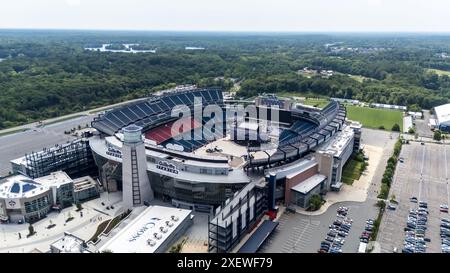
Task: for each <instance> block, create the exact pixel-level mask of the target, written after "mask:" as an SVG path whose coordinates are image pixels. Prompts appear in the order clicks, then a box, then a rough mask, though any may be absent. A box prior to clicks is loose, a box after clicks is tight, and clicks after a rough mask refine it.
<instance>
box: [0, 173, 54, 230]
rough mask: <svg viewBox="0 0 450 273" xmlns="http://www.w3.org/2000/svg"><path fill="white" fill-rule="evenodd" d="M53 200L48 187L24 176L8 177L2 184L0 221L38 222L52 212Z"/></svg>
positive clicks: (0, 189)
mask: <svg viewBox="0 0 450 273" xmlns="http://www.w3.org/2000/svg"><path fill="white" fill-rule="evenodd" d="M51 198H52V194H51V191H50V188H49V187H48V186H45V185H42V184H40V183H38V182H36V181H34V180H32V179H30V178H29V177H26V176H24V175H16V176H12V177H8V178H7V179H6V180H5V181H4V182H2V183H1V184H0V220H1V221H9V222H15V223H17V222H22V223H23V222H34V221H37V220H39V219H41V218H43V217H45V216H46V215H47V213H48V212H49V211H50V207H51V204H52V201H51Z"/></svg>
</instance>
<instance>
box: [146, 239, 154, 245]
mask: <svg viewBox="0 0 450 273" xmlns="http://www.w3.org/2000/svg"><path fill="white" fill-rule="evenodd" d="M147 244H148V245H149V246H155V245H156V242H155V241H154V240H152V239H148V240H147Z"/></svg>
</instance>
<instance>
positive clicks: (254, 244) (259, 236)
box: [238, 220, 278, 253]
mask: <svg viewBox="0 0 450 273" xmlns="http://www.w3.org/2000/svg"><path fill="white" fill-rule="evenodd" d="M277 226H278V222H273V221H270V220H264V222H263V223H262V224H261V225H260V226H259V227H258V229H257V230H256V231H255V232H254V233H253V234H252V236H250V238H248V240H247V242H245V244H244V245H243V246H242V247H241V248H240V249H239V251H238V253H256V251H258V249H259V248H260V247H261V245H262V244H263V243H264V242H265V241H266V239H267V237H269V235H270V234H271V233H272V232H273V231H274V230H275V228H276V227H277Z"/></svg>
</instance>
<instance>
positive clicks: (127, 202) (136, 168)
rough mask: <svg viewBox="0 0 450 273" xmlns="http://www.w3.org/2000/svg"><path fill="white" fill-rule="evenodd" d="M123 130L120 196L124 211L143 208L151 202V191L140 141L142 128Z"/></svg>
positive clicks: (135, 126)
mask: <svg viewBox="0 0 450 273" xmlns="http://www.w3.org/2000/svg"><path fill="white" fill-rule="evenodd" d="M122 130H123V147H122V181H123V182H122V183H123V186H122V194H123V206H124V208H125V209H129V208H132V207H138V206H143V205H144V202H145V201H147V202H148V201H151V200H153V197H154V196H153V190H152V188H151V185H150V181H149V179H148V175H147V158H146V156H145V146H144V142H143V141H142V127H139V126H137V125H134V124H132V125H129V126H127V127H125V128H123V129H122Z"/></svg>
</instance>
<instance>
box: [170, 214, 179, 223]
mask: <svg viewBox="0 0 450 273" xmlns="http://www.w3.org/2000/svg"><path fill="white" fill-rule="evenodd" d="M170 218H171V219H172V220H173V221H175V222H176V221H178V217H177V216H175V215H172V216H170Z"/></svg>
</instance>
